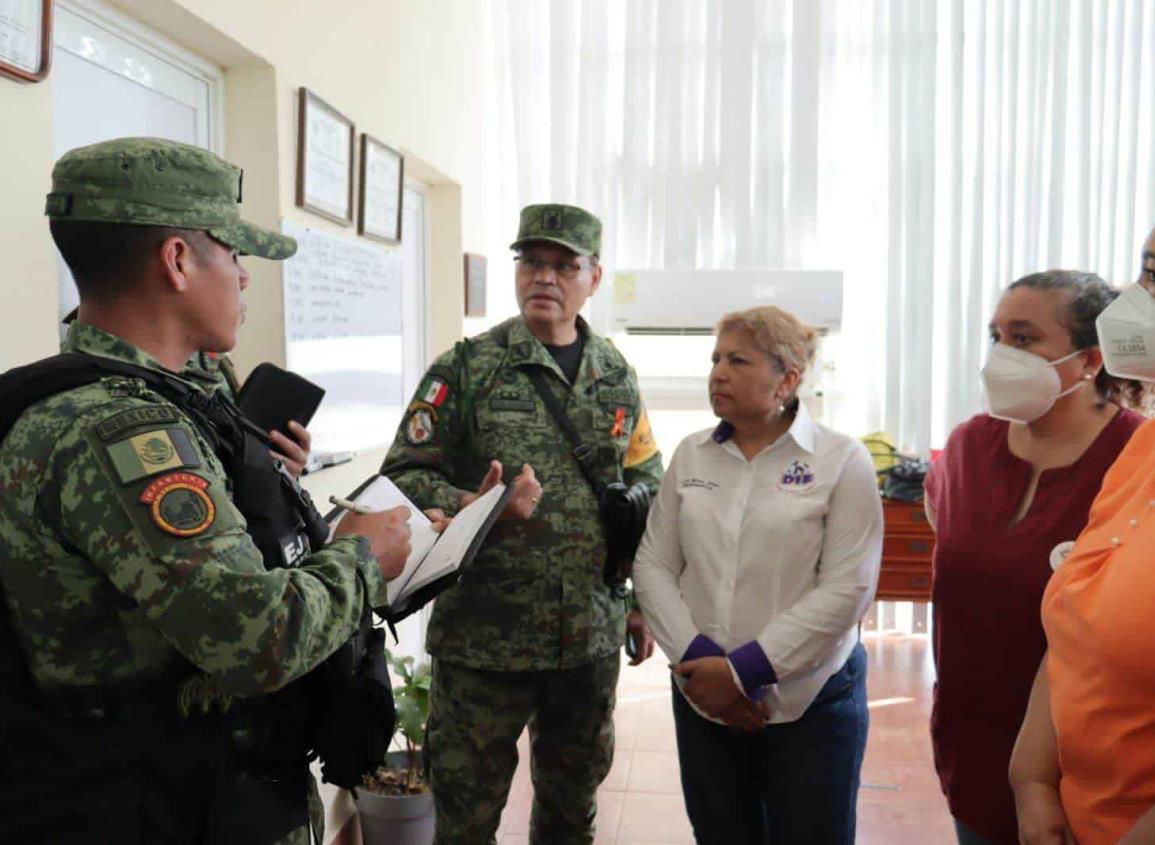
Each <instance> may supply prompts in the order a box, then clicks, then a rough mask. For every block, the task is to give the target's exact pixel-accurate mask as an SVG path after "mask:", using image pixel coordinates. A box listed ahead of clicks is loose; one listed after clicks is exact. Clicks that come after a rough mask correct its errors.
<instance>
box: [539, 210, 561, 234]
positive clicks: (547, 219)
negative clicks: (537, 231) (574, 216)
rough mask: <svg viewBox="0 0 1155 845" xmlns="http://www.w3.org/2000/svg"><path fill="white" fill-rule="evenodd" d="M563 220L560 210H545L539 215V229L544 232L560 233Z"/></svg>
mask: <svg viewBox="0 0 1155 845" xmlns="http://www.w3.org/2000/svg"><path fill="white" fill-rule="evenodd" d="M562 225H563V220H562V213H561V209H559V208H547V209H545V210H544V211H542V213H541V228H542V230H544V231H546V232H560V231H561V229H562Z"/></svg>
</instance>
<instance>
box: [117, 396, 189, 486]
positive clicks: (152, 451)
mask: <svg viewBox="0 0 1155 845" xmlns="http://www.w3.org/2000/svg"><path fill="white" fill-rule="evenodd" d="M157 410H162V409H157ZM120 416H124V415H123V414H121V415H120ZM116 419H117V418H116V417H113V418H112V419H111V420H107V421H106V422H115V421H116ZM99 433H100V432H99V430H98V431H97V434H99ZM108 457H109V458H110V459H111V460H112V466H113V467H114V468H115V469H116V474H117V475H118V476H119V477H120V482H121V484H129V483H131V482H133V481H136V480H138V479H141V478H147V477H148V476H150V475H156V474H157V473H158V472H164V471H166V470H173V469H186V468H190V467H191V468H195V467H199V466H200V465H201V462H200V456H199V455H198V454H197V450H196V448H195V447H194V446H193V444H192V441H190V440H189V436H188V434H187V433H186V432H185V431H184V429H181V428H162V429H155V430H153V431H146V432H143V433H141V434H137V435H135V436H133V437H128V438H126V439H124V440H120V441H118V442H116V443H113V444H112V445H111V446H109V447H108Z"/></svg>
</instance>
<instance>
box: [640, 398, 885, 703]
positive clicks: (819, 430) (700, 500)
mask: <svg viewBox="0 0 1155 845" xmlns="http://www.w3.org/2000/svg"><path fill="white" fill-rule="evenodd" d="M728 429H729V426H728V425H727V424H725V423H723V424H722V425H721V426H719V427H718V428H717V429H708V430H706V431H702V432H698V433H697V434H692V435H690V436H689V437H687V438H686V439H685V440H683V441H682V443H681V444H680V445H679V446H678V449H677V451H676V452H675V453H674V457H673V459H672V460H671V462H670V466H669V469H668V470H667V471H666V475H665V477H664V478H663V480H662V486H661V489H660V490H659V492H658V496H657V499H656V501H655V503H654V506H653V509H652V510H651V512H650V518H649V523H648V525H647V528H646V534H645V538H644V539H643V540H642V544H641V547H640V548H639V550H638V555H637V558H636V560H635V562H634V576H633V577H634V587H635V590H636V592H637V596H638V602H639V604H640V605H641V608H642V611H643V613H644V614H645V617H646V621H647V622H649V625H650V628H651V629H652V630H653V632H654V636H655V638H656V639H657V641H658V644H659V645H660V646H661V647H662V650H663V651H664V652H665V653H666V656H667V657H668V658H669V660H670V662H671V663H678V662H680V661H681V660H682V658H683V655H684V654H685V653H686V649H687V648H688V647H689V646H690V643H691V642H693V641H694V640H695V638H696V637H697V636H698V635H699V634H701V635H703V636H705V637H707V638H709V639H710V640H712V641H713V642H714V643H716V644H717V645H718V646H720V647H721V648H722V649H723V650H724V651H725V652H726V653H727V654H728V655H730V654H732V653H733V652H735V651H736V650H738V649H740V648H741V647H743V646H746V649H745V651H746V653H747V655H749V653H750V651H751V648H752V647H751V646H750V645H749V644H750V643H756V644H757V646H758V647H760V648H761V653H762V654H763V655H764V656H765V658H766V660H768V661H769V664H770V667H771V668H772V670H773V674H774V675H776V676H777V682H776V683H773V684H771V686H769V687H768V688H767V689H766V692H765V697H764V699H763V701H764V703H765V705H766V707H767V709H768V711H769V721H771V722H790V721H794V720H795V719H798V718H799V717H800V716H801V715H802V714H803V713H804V712H805V711H806V708H807V707H809V706H810V704H811V703H812V702H813V701H814V698H815V697H816V696H817V694H818V692H819V690H821V689H822V686H823V685H824V684H825V683H826V681H827V680H829V679H830V677H831V676H832V675H834V674H835V673H836V672H837V671H838V670H839V669H840V668H842V665H843V664H844V663H845V662H846V660H847V658H849V656H850V652H851V650H852V649H853V648H854V645H855V643H856V642H857V639H858V634H857V625H858V621H859V620H860V619H861V618H862V615H863V614H864V613H865V612H866V609H867V607H868V606H869V604H870V602H871V600H872V599H873V597H874V591H875V588H876V587H877V584H878V569H879V563H880V560H881V557H882V504H881V502H880V500H879V495H878V482H877V479H876V476H875V472H874V465H873V463H872V462H871V460H870V456H869V455H868V453H867V451H866V448H865V447H864V446H863V445H862V444H861V443H859V442H858V441H857V440H854V439H853V438H851V437H848V436H846V435H844V434H840V433H838V432H836V431H831V430H830V429H828V428H826V427H825V426H821V425H818V424H816V423H815V422H814V421H813V420H812V419H811V417H810V415H809V414H808V413H807V411H806V408H805V406H802V407H800V408H799V410H798V414H797V416H796V417H795V419H794V422H793V424H792V425H791V427H790V430H789V431H788V432H787V433H786V434H785V435H783V436H782V437H780V438H779V439H778V440H777V441H776V442H774V443H773V444H772V445H770V446H768V447H766V448H765V449H763V450H762V451H761V452H760V453H759V454H757V455H756V456H755V457H754V459H753V460H750V461H747V460H746V458H745V457H744V456H743V454H742V452H741V451H740V450H739V449H738V447H737V446H736V445H735V444H734V442H733V441H732V440H730V439H729V437H728ZM760 657H761V655H759V658H760ZM732 662H735V664H736V665H737V667H738V670H739V673H742V669H743V665H742V664H741V663H740V662H738V661H735V660H733V659H732ZM743 679H744V680H746V676H745V675H743Z"/></svg>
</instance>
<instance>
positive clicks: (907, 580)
mask: <svg viewBox="0 0 1155 845" xmlns="http://www.w3.org/2000/svg"><path fill="white" fill-rule="evenodd" d="M882 513H883V517H884V519H885V520H886V525H885V528H884V530H883V535H882V572H881V574H880V575H879V577H878V595H877V596H876V597H875V598H876V599H877V600H878V601H925V602H929V601H930V577H931V555H932V554H933V553H934V531H933V530H931V527H930V523H929V522H927V519H926V512H925V511H924V510H923V507H922V502H894V501H891V500H890V499H883V501H882Z"/></svg>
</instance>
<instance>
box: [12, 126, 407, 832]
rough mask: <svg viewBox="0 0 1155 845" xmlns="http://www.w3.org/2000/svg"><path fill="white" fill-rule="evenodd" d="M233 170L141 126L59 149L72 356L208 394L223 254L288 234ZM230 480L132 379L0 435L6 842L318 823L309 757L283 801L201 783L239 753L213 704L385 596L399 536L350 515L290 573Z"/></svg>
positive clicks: (308, 651)
mask: <svg viewBox="0 0 1155 845" xmlns="http://www.w3.org/2000/svg"><path fill="white" fill-rule="evenodd" d="M239 185H240V170H239V169H238V168H236V167H234V166H233V165H230V164H228V163H227V162H225V161H222V160H221V159H219V158H217V157H216V156H214V155H212V154H211V153H208V152H206V151H204V150H201V149H199V148H196V147H190V146H187V145H184V144H177V143H175V142H170V141H163V140H157V139H141V138H137V139H120V140H116V141H109V142H104V143H101V144H95V145H93V146H90V147H84V148H80V149H76V150H73V151H71V152H69V153H67V154H66V155H65V156H64V157H63V158H61V160H60V161H59V162H57V164H56V167H55V168H54V170H53V188H52V193H51V194H49V197H48V205H47V214H48V216H49V217H50V218H51V226H52V231H53V237H54V239H55V240H56V242H57V245H58V246H59V247H60V250H61V253H62V255H63V256H64V258H65V260H66V261H67V262H68V263H69V266H70V267H71V268H72V269H73V275H74V276H75V277H76V280H77V286H78V288H79V290H80V294H81V306H80V312H79V318H78V319H77V320H76V322H74V323H73V324H72V325H71V327H70V328H69V332H68V336H67V339H66V341H65V344H64V347H65V349H66V350H68V351H72V352H81V353H86V354H88V355H90V356H97V357H98V358H99V359H101V360H107V361H109V362H122V363H125V364H130V365H136V366H137V367H140V368H144V369H145V370H148V371H150V372H160V373H167V374H168V375H170V376H173V378H174V379H176V380H178V381H183V382H185V383H187V384H189V385H192V386H194V387H196V389H197V391H199V392H200V393H201V395H204V396H205V397H206V398H207V396H208V394H210V393H211V392H212V389H211V387H210V386H207V385H205V384H203V382H201V381H200V380H198V379H197V378H195V376H194V374H191V373H190V374H188V375H183V374H182V368H183V367H184V366H185V363H186V362H188V361H189V360H190V358H193V357H194V356H195V355H196V354H197V353H198V352H200V351H202V350H204V349H220V350H227V349H229V348H231V347H232V346H233V345H234V344H235V341H236V332H237V328H238V326H239V323H240V320H241V313H242V312H241V305H240V293H241V291H242V290H243V289H244V288H245V287H246V286H247V284H248V275H247V274H246V273H245V272H244V270H243V268H242V267H241V266H240V264H239V263H238V261H237V256H238V255H240V254H249V255H258V256H261V257H264V258H272V259H282V258H286V257H288V256H290V255H292V254H293V252H294V250H295V248H296V244H295V243H294V242H293V241H292V239H290V238H286V237H283V236H281V235H278V234H275V233H273V232H269V231H265V230H262V229H259V228H257V227H255V226H253V225H252V224H249V223H247V222H245V221H243V220H242V219H241V218H240V215H239V211H238V207H237V203H238V201H239V198H240V197H239ZM118 249H119V250H121V252H122V253H123V255H122V256H121V259H122V260H121V261H120V263H119V264H117V265H116V267H115V268H113V267H109V266H107V262H108V261H109V259H108V258H107V256H108V255H109V254H115V253H116V252H117V250H118ZM114 260H115V259H114ZM101 261H103V262H105V265H100V262H101ZM93 262H96V263H95V264H94V263H93ZM96 266H102V267H103V269H101V270H99V271H97V270H95V269H93V268H94V267H96ZM232 494H233V487H232V479H231V478H230V477H228V476H226V474H225V470H224V466H223V464H222V462H221V460H220V459H219V458H218V455H217V454H216V453H214V451H213V447H212V445H211V443H210V441H209V440H207V439H206V437H205V436H204V433H203V430H202V429H200V428H198V426H197V425H196V424H194V421H193V420H192V419H191V418H190V417H189V416H188V415H187V413H186V412H185V411H184V410H182V408H181V407H180V406H178V405H176V404H174V403H172V402H171V401H169V400H168V399H166V398H165V397H163V396H162V395H160V394H159V393H157V392H154V391H153V390H152V389H150V388H149V386H148V385H147V384H146V382H145V381H144V380H141V379H139V378H132V377H127V376H124V377H122V376H110V377H107V378H104V379H103V380H101V381H98V382H95V383H92V384H89V385H87V386H82V387H78V388H75V389H70V390H66V391H64V392H59V393H56V394H54V395H49V396H48V397H47V398H44V399H42V400H40V401H39V402H36V403H35V404H32V405H31V406H30V407H29V408H28V409H27V410H26V411H25V412H24V413H23V414H22V415H21V416H20V417H19V419H17V420H16V422H15V424H14V425H13V426H12V427H11V429H10V431H9V432H8V434H7V436H6V437H5V438H4V439H3V442H2V443H0V588H2V589H0V592H2V593H3V596H2V597H0V600H2V601H3V602H4V607H3V610H4V611H5V612H4V613H0V625H5V626H6V627H5V630H4V631H2V632H0V644H2V647H0V676H2V677H0V711H2V712H0V731H3V732H5V733H6V735H5V736H3V737H0V738H2V739H3V740H4V741H3V753H0V781H2V782H3V784H4V789H3V791H0V841H4V842H21V843H39V842H53V843H56V842H74V841H75V842H91V841H101V842H118V843H132V844H133V845H137V843H139V844H140V845H144V843H158V842H166V843H201V842H210V841H218V842H219V841H221V839H220V837H217V838H215V840H214V839H213V838H212V835H211V834H210V833H209V831H211V830H219V829H220V827H221V819H222V818H223V817H225V816H230V817H233V818H235V817H240V818H242V820H243V819H244V818H245V817H246V814H249V813H254V814H255V812H256V806H257V802H258V801H260V800H266V799H268V800H285V801H287V803H288V806H287V807H286V806H279V807H277V808H275V812H276V813H280V815H281V817H282V818H286V817H291V818H290V820H289V821H288V822H287V823H286V824H285V825H284V827H283V829H282V830H280V831H278V833H277V834H275V835H274V834H271V833H270V831H269V830H268V829H254V830H252V831H251V832H249V833H247V834H246V835H245V836H244V841H246V842H266V843H269V842H274V841H280V842H284V843H308V842H310V830H309V827H310V824H309V820H310V813H311V814H312V822H313V825H312V826H313V833H314V835H316V836H318V837H320V836H321V831H320V829H319V827H320V823H321V822H322V821H323V819H319V818H317V810H318V809H319V805H318V803H317V801H316V787H315V784H313V783H312V778H311V776H310V775H309V773H308V766H307V762H306V761H305V760H304V759H303V758H302V759H300V760H299V761H296V760H295V761H290V762H289V764H288V768H286V769H284V770H282V769H277V770H276V771H277V772H278V773H284V772H287V774H288V777H287V778H284V779H282V781H281V783H282V784H284V783H290V784H292V785H293V786H292V787H291V789H290V794H288V797H287V798H286V797H285V794H283V793H277V794H276V796H272V797H271V795H272V794H271V793H269V792H268V791H267V790H264V784H266V783H268V780H267V779H262V778H263V777H264V776H263V775H262V774H260V773H258V774H255V775H254V776H253V777H251V778H249V779H248V780H247V782H248V783H249V784H251V787H252V788H251V790H249V791H247V792H246V795H245V796H244V797H241V796H240V795H236V794H226V793H225V792H224V791H223V790H221V791H214V786H215V784H217V783H218V778H220V777H221V773H222V771H223V770H224V769H225V768H227V767H231V766H232V765H233V764H234V762H235V761H236V760H238V759H240V758H239V756H235V755H239V754H240V753H241V752H243V751H244V749H240V750H239V751H238V749H237V748H236V747H235V742H234V741H238V742H239V741H240V740H241V739H243V737H239V736H238V735H236V734H230V733H229V730H231V729H230V728H229V727H228V725H229V723H228V722H225V721H224V716H223V715H222V711H224V710H228V711H229V712H235V708H238V707H243V705H244V702H242V703H238V702H237V701H236V699H237V698H238V697H240V698H249V699H252V700H254V701H256V700H259V697H261V696H262V695H263V694H265V693H268V692H271V691H273V690H277V689H279V688H281V687H283V686H285V685H286V684H288V683H289V682H291V681H293V680H294V679H297V678H299V677H301V676H303V675H305V674H306V673H308V672H309V671H310V670H312V669H313V668H314V667H316V666H317V665H318V664H320V663H321V662H322V661H323V660H324V659H325V658H326V657H328V656H329V655H330V654H331V653H332V652H333V651H334V650H335V649H337V648H338V646H340V645H341V644H342V643H343V642H345V641H346V640H347V639H348V638H349V637H350V636H351V635H352V634H353V633H354V632H355V631H356V629H357V625H358V622H359V620H360V618H361V614H362V611H363V608H364V607H365V604H366V602H367V601H369V602H373V603H374V604H377V603H382V602H383V601H384V600H385V596H386V593H385V582H386V579H387V578H388V577H393V576H395V575H396V574H397V572H398V571H399V570H400V567H401V566H402V565H403V563H404V559H405V556H406V554H407V553H408V528H407V526H405V525H404V521H403V519H402V518H401V516H400V514H399V513H397V512H391V513H389V514H375V515H371V516H361V515H353V514H350V515H349V517H347V518H346V520H345V521H344V522H343V523H342V525H341V526H340V531H339V533H341V534H342V536H339V537H337V538H336V539H334V540H333V541H332V542H331V543H330V544H328V545H327V546H325V547H324V548H322V549H319V550H317V551H314V552H312V553H310V554H309V555H308V556H306V557H305V558H304V559H303V560H302V561H300V565H299V566H297V567H296V568H276V569H266V566H265V564H264V562H263V559H262V553H261V551H259V550H258V548H257V546H256V545H255V544H254V541H253V539H252V538H251V537H250V535H249V534H248V533H246V521H245V518H244V516H243V515H242V514H241V513H240V512H239V511H238V509H237V508H236V506H235V505H234V504H233V501H232ZM350 518H351V519H354V520H355V523H354V524H353V525H349V524H348V520H349V519H350ZM9 628H10V630H9ZM249 762H255V761H249ZM246 765H247V764H246ZM246 771H248V770H247V769H246ZM254 771H256V770H255V769H254ZM241 780H245V778H241ZM230 802H231V804H232V805H231V806H230ZM298 820H299V821H298ZM292 825H297V827H296V828H293V827H292ZM227 838H228V839H229V841H239V840H238V839H237V838H236V837H234V836H229V837H227ZM317 841H323V840H321V839H318V840H317Z"/></svg>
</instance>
